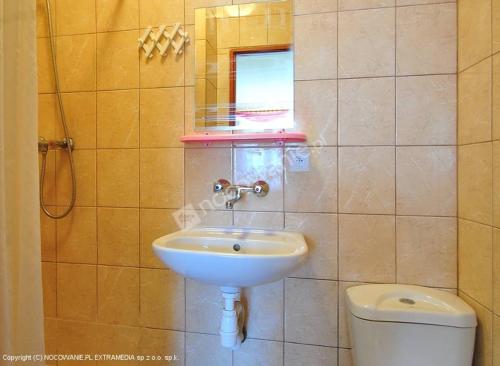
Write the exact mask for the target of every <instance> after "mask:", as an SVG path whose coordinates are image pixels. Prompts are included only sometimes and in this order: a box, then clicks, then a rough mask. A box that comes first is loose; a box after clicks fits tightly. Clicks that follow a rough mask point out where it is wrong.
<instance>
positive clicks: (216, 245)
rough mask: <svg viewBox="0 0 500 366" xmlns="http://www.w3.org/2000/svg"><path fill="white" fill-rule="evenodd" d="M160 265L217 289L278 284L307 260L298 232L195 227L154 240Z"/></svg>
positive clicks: (304, 246) (303, 244)
mask: <svg viewBox="0 0 500 366" xmlns="http://www.w3.org/2000/svg"><path fill="white" fill-rule="evenodd" d="M153 250H154V252H155V254H156V255H157V256H158V257H159V258H160V259H161V260H162V262H163V263H165V265H166V266H167V267H169V268H171V269H172V270H174V271H175V272H177V273H179V274H181V275H183V276H184V277H187V278H190V279H193V280H197V281H200V282H204V283H207V284H212V285H217V286H221V287H234V288H241V287H249V286H257V285H262V284H265V283H270V282H274V281H278V280H280V279H281V278H283V277H285V276H286V275H288V274H289V273H291V272H292V271H293V270H294V269H295V268H297V267H298V266H299V265H300V264H301V263H302V262H303V261H304V260H305V258H306V256H307V244H306V242H305V240H304V237H303V235H302V234H300V233H293V232H285V231H267V230H251V229H238V228H195V229H190V230H181V231H177V232H175V233H173V234H170V235H166V236H163V237H161V238H159V239H156V240H155V241H154V242H153Z"/></svg>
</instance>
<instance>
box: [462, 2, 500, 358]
mask: <svg viewBox="0 0 500 366" xmlns="http://www.w3.org/2000/svg"><path fill="white" fill-rule="evenodd" d="M458 15H459V17H458V24H459V28H458V35H459V38H458V49H459V59H458V64H459V76H458V112H459V113H458V144H459V146H458V217H459V220H458V229H459V230H458V232H459V239H458V241H459V246H458V259H459V261H458V274H459V276H458V285H459V293H460V295H461V296H462V297H463V298H464V299H465V300H466V301H467V302H468V303H470V304H471V305H472V307H473V308H474V309H475V310H476V312H477V315H478V319H479V327H478V332H477V341H476V355H475V364H476V365H481V366H482V365H488V366H491V365H495V366H496V365H500V270H499V268H500V260H499V258H500V255H499V254H500V252H499V248H500V141H499V139H500V134H499V133H498V131H499V128H498V126H499V124H498V123H499V122H498V121H499V120H498V118H499V116H500V115H499V114H498V111H499V108H500V100H499V99H498V98H499V96H500V93H499V89H498V87H499V85H500V83H499V82H498V79H497V78H498V75H500V74H499V72H500V64H499V62H498V61H499V60H500V58H499V55H498V51H500V48H499V41H500V28H499V26H500V7H499V4H498V1H494V0H478V1H476V0H474V1H471V0H461V1H460V2H459V7H458Z"/></svg>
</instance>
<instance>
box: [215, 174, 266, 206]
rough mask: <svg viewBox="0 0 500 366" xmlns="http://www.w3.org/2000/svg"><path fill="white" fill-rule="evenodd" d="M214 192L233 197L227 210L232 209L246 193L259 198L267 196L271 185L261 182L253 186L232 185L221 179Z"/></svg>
mask: <svg viewBox="0 0 500 366" xmlns="http://www.w3.org/2000/svg"><path fill="white" fill-rule="evenodd" d="M214 192H215V193H223V194H230V195H232V198H230V199H229V200H227V201H226V208H227V209H232V208H233V207H234V204H235V203H236V202H238V201H239V200H240V199H241V197H242V194H244V193H254V194H255V195H257V197H264V196H266V195H267V194H268V193H269V184H267V183H266V182H264V181H263V180H259V181H257V182H255V183H254V184H252V185H251V186H244V185H232V184H231V183H229V181H227V180H226V179H219V180H218V181H217V182H215V183H214Z"/></svg>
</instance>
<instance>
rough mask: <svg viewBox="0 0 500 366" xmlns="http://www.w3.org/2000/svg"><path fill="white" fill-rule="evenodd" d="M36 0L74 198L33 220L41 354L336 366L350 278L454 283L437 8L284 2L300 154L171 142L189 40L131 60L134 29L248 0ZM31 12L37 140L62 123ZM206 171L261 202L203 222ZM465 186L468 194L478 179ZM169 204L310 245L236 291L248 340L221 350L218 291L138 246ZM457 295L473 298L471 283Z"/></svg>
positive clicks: (166, 224)
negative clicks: (299, 162)
mask: <svg viewBox="0 0 500 366" xmlns="http://www.w3.org/2000/svg"><path fill="white" fill-rule="evenodd" d="M52 1H53V2H55V3H56V4H55V5H56V6H55V7H54V8H55V10H54V12H55V19H56V23H57V26H56V28H57V46H58V51H57V55H58V62H59V69H60V70H59V71H60V77H61V81H62V88H63V92H64V93H63V101H64V103H65V107H66V113H67V114H68V120H69V123H70V128H71V130H72V134H73V137H74V138H75V142H76V151H75V160H76V165H77V179H78V202H77V207H76V208H75V210H74V211H73V213H72V214H71V215H70V216H69V217H68V218H66V219H64V220H61V221H57V222H55V221H52V220H49V219H47V218H46V217H43V216H42V225H43V246H42V253H43V262H44V265H43V270H44V278H43V279H44V301H45V314H46V319H47V322H46V333H47V334H46V340H47V348H48V350H49V351H50V352H52V353H56V352H59V353H63V352H70V353H87V352H88V353H95V352H102V353H108V352H115V353H139V354H169V353H175V354H176V355H177V357H179V361H178V362H177V364H180V365H183V364H185V365H189V366H191V365H194V366H199V365H204V366H205V365H217V366H224V365H257V364H262V365H266V366H274V365H287V366H291V365H304V364H314V365H315V366H321V365H342V366H348V365H350V364H351V361H350V351H349V347H350V344H349V340H348V336H347V327H346V322H345V318H346V309H345V306H344V291H345V289H346V288H347V287H349V286H353V285H356V284H360V283H364V282H395V281H397V282H399V283H411V284H422V285H427V286H432V287H437V288H451V289H455V288H456V287H457V283H456V257H457V253H456V235H457V233H456V232H457V229H456V226H457V225H456V204H455V203H456V164H455V160H456V151H455V145H456V142H455V141H456V132H455V127H456V113H455V109H456V93H455V86H456V62H455V60H456V50H455V44H456V27H455V16H456V15H455V14H456V4H455V3H454V2H448V1H433V0H431V1H429V0H397V1H395V0H383V1H382V0H376V1H373V0H363V1H362V0H356V1H352V0H339V1H338V4H337V1H336V0H296V1H295V24H294V29H295V51H296V92H295V93H296V116H297V117H296V119H297V129H298V130H302V131H306V132H307V134H308V138H309V143H308V146H306V147H302V146H294V145H290V146H279V145H269V146H264V145H249V146H246V145H241V146H236V145H235V146H230V145H224V144H222V145H220V146H215V145H214V146H211V147H209V148H205V147H202V146H190V147H186V148H185V147H184V146H182V145H181V144H180V143H179V142H178V138H179V137H180V136H181V135H182V134H183V133H185V132H186V133H188V132H190V131H191V130H192V123H193V109H194V108H193V104H194V103H193V100H194V88H193V85H194V57H193V56H194V52H193V49H192V47H188V49H187V50H186V53H185V54H184V56H182V57H179V58H174V57H168V58H166V59H164V60H161V59H160V58H159V57H154V58H153V59H152V60H149V61H146V60H145V59H144V57H143V56H142V55H139V53H138V51H137V38H138V36H139V34H140V33H141V31H142V29H143V28H144V27H146V26H148V25H159V24H160V23H166V24H172V23H175V22H177V21H180V22H183V23H184V24H185V27H186V29H187V30H188V31H190V32H192V31H193V29H194V26H193V23H194V11H193V9H194V8H195V7H203V6H208V5H230V4H239V3H244V2H248V1H246V0H243V1H242V0H169V1H160V0H154V1H153V0H82V1H78V2H74V1H71V0H52ZM43 3H44V2H43V1H42V0H39V1H38V7H39V25H38V26H39V36H40V38H39V39H38V46H39V48H38V52H39V93H40V94H39V99H40V118H39V120H40V134H41V135H44V136H45V137H47V138H54V137H60V136H61V131H60V127H58V126H59V125H58V123H59V122H58V119H59V117H58V112H57V108H56V104H55V103H56V99H55V95H54V82H53V73H52V71H51V68H50V49H49V47H48V39H47V38H46V37H47V31H46V20H45V13H44V8H43ZM474 45H475V46H477V47H479V45H476V44H474ZM471 83H472V85H480V83H478V82H475V81H471ZM475 94H477V93H474V94H472V95H475ZM471 103H472V104H473V102H471V101H469V104H471ZM478 124H481V121H478ZM474 130H475V129H474ZM498 130H500V129H498ZM497 132H498V131H497ZM499 148H500V147H499ZM490 150H491V149H490ZM297 153H306V154H309V160H310V162H309V164H310V167H309V170H308V171H303V172H300V171H295V169H294V168H293V164H292V161H291V157H292V156H293V154H297ZM64 158H65V157H64V155H62V154H57V155H54V154H51V155H50V156H49V165H48V175H47V183H46V189H45V192H44V195H45V197H46V201H47V202H48V203H49V204H50V205H51V208H52V209H53V210H62V208H63V207H64V205H65V204H66V202H67V199H68V197H69V193H70V192H69V191H68V188H67V187H68V184H69V178H68V167H67V163H66V162H65V159H64ZM484 159H485V162H488V159H487V158H486V156H485V157H484ZM490 160H491V159H490ZM497 165H498V164H497ZM471 169H475V171H478V172H483V168H482V166H479V167H477V168H473V167H472V165H471ZM217 178H227V179H230V180H231V181H233V182H235V183H252V182H253V181H254V180H257V179H265V180H267V181H268V182H269V183H270V185H271V193H270V195H269V196H268V197H266V198H263V199H258V198H256V197H247V198H245V199H243V200H242V201H241V202H238V203H237V204H236V209H235V211H234V212H228V211H225V210H210V209H208V210H207V211H206V213H204V212H203V210H201V208H205V209H206V208H207V203H206V202H203V201H204V200H207V199H208V200H210V198H211V197H212V196H211V184H212V182H213V181H214V180H215V179H217ZM485 179H486V178H485ZM469 184H470V187H471V188H470V189H471V191H472V192H477V190H476V187H477V184H478V182H477V181H475V180H473V181H471V182H469ZM479 198H480V199H479ZM473 201H474V202H472V203H471V204H470V207H469V206H467V209H468V210H469V211H471V212H472V213H473V214H474V215H475V216H474V217H476V216H478V217H482V215H481V214H480V210H479V209H478V207H479V208H480V207H482V205H483V198H482V196H481V195H480V194H479V195H478V199H474V200H473ZM202 202H203V204H202V205H201V206H200V203H202ZM184 205H191V206H188V207H189V208H190V209H189V210H187V211H186V217H187V215H189V217H196V216H197V217H198V218H199V219H200V220H201V222H202V223H204V224H207V225H238V226H248V227H249V226H251V227H262V228H274V229H283V228H285V229H290V230H299V231H301V232H303V233H304V234H305V235H306V237H307V241H308V244H309V247H310V256H309V259H308V261H307V263H306V264H305V265H304V266H303V267H302V268H300V269H298V270H297V271H296V272H295V273H293V274H292V275H291V276H290V277H289V278H286V279H284V280H282V281H279V282H277V283H273V284H269V285H266V286H261V287H256V288H251V289H245V290H244V299H245V301H246V303H247V304H248V306H249V307H248V309H249V314H248V323H247V328H248V335H249V339H248V341H247V342H245V343H244V345H243V346H242V348H241V350H239V351H237V352H231V351H228V350H226V349H223V348H221V347H220V346H219V339H218V338H219V337H218V326H219V313H220V306H221V304H220V296H219V294H218V289H217V288H214V287H210V286H204V285H201V284H199V283H196V282H193V281H189V280H184V279H183V278H181V277H179V276H177V275H176V274H174V273H172V272H171V271H170V270H168V269H165V268H164V267H163V266H162V264H161V263H160V262H159V261H158V260H157V259H156V258H155V257H154V255H153V254H152V252H151V242H152V240H153V239H154V238H156V237H159V236H161V235H164V234H167V233H169V232H172V231H175V230H176V229H177V227H176V224H175V221H174V218H173V216H172V214H174V213H175V212H176V210H177V209H178V208H180V207H182V206H184ZM208 208H210V207H208ZM496 222H498V219H497V221H496ZM498 238H500V234H499V235H498ZM497 240H500V239H497ZM482 245H483V247H484V250H485V251H487V250H490V251H491V243H490V244H488V243H484V244H482ZM478 260H482V257H478ZM490 281H493V280H492V279H490ZM468 286H469V287H470V288H471V292H472V294H471V296H472V295H474V294H475V293H476V292H479V293H480V294H482V286H483V283H482V282H477V281H474V280H471V281H469V284H468ZM486 298H487V296H486ZM491 298H492V297H491V296H490V297H489V301H493V300H491ZM490 319H491V316H490ZM496 325H497V328H498V326H499V324H496ZM493 328H494V327H493V324H491V326H490V328H489V329H490V330H491V329H493ZM60 364H61V365H64V362H60ZM91 364H92V363H91Z"/></svg>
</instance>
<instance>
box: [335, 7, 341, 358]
mask: <svg viewBox="0 0 500 366" xmlns="http://www.w3.org/2000/svg"><path fill="white" fill-rule="evenodd" d="M338 9H339V0H337V10H338ZM339 21H340V17H339V13H338V12H337V38H336V43H337V44H336V47H337V50H336V51H337V52H336V57H337V70H336V71H337V81H336V88H337V95H336V109H337V110H336V114H337V115H336V125H337V128H336V130H337V136H336V138H337V147H336V149H335V150H336V158H337V166H336V174H337V177H336V178H337V179H336V181H337V187H336V194H337V200H336V201H337V202H336V210H337V212H338V211H339V181H340V179H339V178H340V177H339V153H340V150H339V146H338V145H339V142H340V141H339V80H338V77H339V31H340V25H339ZM335 222H336V225H337V233H336V234H337V271H336V272H337V279H339V278H340V216H339V215H338V214H337V215H336V217H335ZM339 300H340V286H339V284H338V283H337V365H339V364H340V350H339V346H340V301H339Z"/></svg>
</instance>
